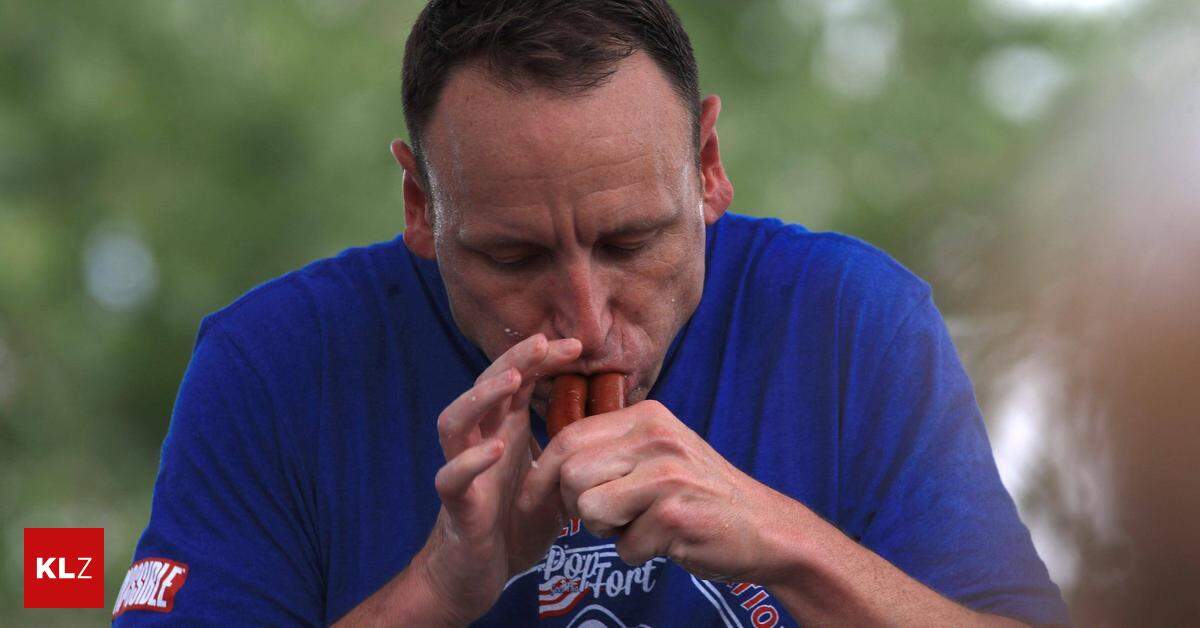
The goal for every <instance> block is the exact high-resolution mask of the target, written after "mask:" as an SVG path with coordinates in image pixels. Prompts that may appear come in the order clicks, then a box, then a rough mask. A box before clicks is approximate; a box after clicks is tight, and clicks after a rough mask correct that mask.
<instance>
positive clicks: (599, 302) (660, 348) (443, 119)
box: [424, 53, 705, 413]
mask: <svg viewBox="0 0 1200 628" xmlns="http://www.w3.org/2000/svg"><path fill="white" fill-rule="evenodd" d="M690 125H691V122H690V120H689V117H688V114H687V110H686V109H685V107H684V106H683V104H682V103H681V102H680V100H679V99H678V97H677V96H676V95H675V93H674V92H673V91H672V89H671V87H670V84H669V83H668V81H667V79H666V78H665V77H664V76H663V75H662V73H661V72H660V70H659V69H658V67H657V66H656V65H655V64H654V62H653V61H652V60H651V59H650V58H649V57H647V56H645V55H643V54H641V53H638V54H635V55H634V56H632V57H630V58H629V59H627V60H625V61H624V62H622V63H621V65H620V66H619V68H618V70H617V71H616V72H615V73H614V74H613V76H612V77H611V79H610V80H609V81H608V82H607V83H606V84H604V85H603V86H601V87H599V88H597V89H594V90H591V91H589V92H586V93H584V94H580V95H571V96H564V95H560V94H556V93H553V92H548V91H546V90H543V89H530V90H526V91H522V92H519V93H514V92H512V91H510V90H507V89H505V88H503V87H501V86H498V85H496V84H495V83H494V82H493V80H492V79H491V78H489V76H488V75H487V74H486V73H484V72H483V71H482V70H480V69H478V68H474V67H469V66H468V67H465V68H462V69H459V70H457V71H455V72H454V74H452V75H451V78H450V80H449V81H448V83H447V85H446V87H445V89H444V91H443V93H442V95H441V100H440V101H439V103H438V106H437V109H436V111H435V112H434V115H433V117H432V119H431V121H430V124H429V125H428V126H427V130H426V133H425V141H424V147H425V154H426V159H427V166H428V182H427V186H426V187H427V190H426V194H427V197H428V203H429V207H430V211H429V212H428V213H427V215H430V214H431V215H430V218H431V219H432V223H433V225H432V229H433V242H434V246H435V249H436V255H437V260H438V265H439V268H440V270H441V274H442V278H443V280H444V282H445V284H446V289H447V292H448V294H449V298H450V305H451V310H452V312H453V315H454V319H455V321H456V323H457V324H458V326H459V328H460V329H461V331H462V332H463V334H464V335H466V336H467V337H468V338H469V339H471V340H472V341H473V342H475V343H476V344H477V345H478V346H479V347H481V348H482V349H483V351H484V352H485V353H486V354H487V355H488V357H489V358H491V359H493V360H494V359H496V358H497V357H498V356H500V355H501V354H502V353H504V351H506V350H507V349H508V348H509V347H511V346H512V345H514V344H516V343H517V342H519V341H520V340H521V339H522V338H525V337H528V336H530V335H533V334H536V333H538V332H541V333H544V334H545V335H546V336H547V337H548V338H550V339H556V338H578V339H579V340H580V341H581V342H582V344H583V354H582V356H581V357H580V359H579V360H578V363H577V364H576V365H574V367H573V368H572V369H570V370H573V371H576V372H579V373H583V374H588V375H590V374H594V373H601V372H609V371H617V372H621V373H625V374H626V375H627V376H628V378H627V380H626V390H627V399H626V402H627V403H636V402H638V401H640V400H642V399H644V398H645V397H646V394H647V393H648V391H649V388H650V386H651V385H652V384H653V383H654V381H655V379H656V378H657V377H658V373H659V370H660V369H661V367H662V362H663V358H664V357H665V354H666V350H667V347H668V346H669V345H670V343H671V340H672V339H673V338H674V336H675V334H676V333H677V332H678V331H679V329H680V328H681V327H682V326H683V324H684V323H685V322H686V321H687V319H688V317H690V316H691V314H692V312H693V311H694V310H695V308H696V306H697V304H698V303H699V301H700V294H701V291H702V288H703V283H704V242H705V234H704V227H705V213H704V203H703V201H704V195H703V180H702V178H701V175H700V172H699V171H698V170H697V167H696V154H695V149H694V147H693V144H692V130H691V126H690ZM548 390H549V386H548V384H547V383H545V382H542V383H541V384H539V386H538V387H537V389H536V390H535V395H534V407H535V409H537V410H539V411H540V412H543V413H544V411H545V405H544V404H545V401H546V398H547V393H548Z"/></svg>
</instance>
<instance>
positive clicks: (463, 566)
mask: <svg viewBox="0 0 1200 628" xmlns="http://www.w3.org/2000/svg"><path fill="white" fill-rule="evenodd" d="M581 351H582V345H580V343H579V341H578V340H575V339H565V340H555V341H548V340H547V339H546V337H545V336H544V335H542V334H537V335H534V336H531V337H529V338H526V339H525V340H523V341H521V342H520V343H517V344H516V345H514V346H513V347H511V348H510V349H509V350H508V351H506V352H505V353H504V354H503V355H501V356H500V357H499V358H497V359H496V361H495V362H494V363H492V365H491V366H489V367H488V368H487V370H485V371H484V372H483V374H481V375H480V376H479V377H478V379H476V380H475V385H474V386H472V387H471V389H470V390H468V391H466V392H464V393H463V394H462V395H460V396H459V397H458V398H457V399H455V400H454V401H453V402H452V403H451V404H450V405H449V406H447V407H446V409H445V410H443V411H442V413H441V415H440V416H438V436H439V438H440V440H441V446H442V452H443V453H444V454H445V457H446V464H445V466H443V467H442V468H441V469H440V470H439V471H438V474H437V477H436V479H435V485H436V488H437V492H438V496H439V497H441V500H442V508H441V510H440V512H439V513H438V518H437V522H436V523H435V524H434V528H433V531H432V532H431V533H430V535H429V539H428V541H426V543H425V547H423V548H422V549H421V551H420V552H419V553H418V554H417V555H416V556H415V557H414V558H413V561H412V563H411V564H410V565H409V566H408V568H406V569H405V570H404V571H403V572H402V573H401V574H400V575H399V576H397V577H396V578H395V579H394V580H393V581H392V582H390V583H389V584H388V586H385V587H384V589H381V590H380V591H379V592H377V593H376V595H373V596H372V597H371V598H370V599H368V600H367V601H366V602H364V603H363V604H362V605H361V606H360V607H358V608H356V609H354V611H352V612H351V613H349V614H348V615H347V616H346V617H345V620H344V621H345V622H346V623H348V624H357V623H359V622H360V621H365V623H371V624H375V623H377V622H378V623H385V624H386V623H390V622H389V619H388V618H386V617H381V616H379V614H381V613H382V614H385V615H393V619H401V618H407V619H410V620H411V619H420V620H421V621H420V622H419V623H423V624H426V623H439V624H449V625H464V624H467V623H469V622H471V621H473V620H475V619H477V618H479V617H480V616H482V615H483V614H484V613H486V612H487V611H488V609H490V608H491V607H492V605H493V604H495V603H496V600H497V599H499V597H500V593H501V592H502V591H503V589H504V583H505V582H507V581H508V579H509V578H510V577H512V576H513V575H515V574H517V573H519V572H521V571H523V570H525V569H528V568H529V567H530V566H532V565H533V564H534V563H536V562H537V561H538V559H540V558H541V557H542V556H544V555H545V553H546V550H548V549H549V547H550V544H551V543H552V542H553V541H554V538H555V537H556V536H557V533H558V530H559V527H560V523H559V517H560V515H561V513H562V500H561V497H560V496H559V494H558V493H557V492H554V493H553V494H552V495H550V496H549V497H548V498H547V500H546V501H545V502H543V503H540V504H532V505H530V506H529V507H528V508H521V507H519V506H518V505H517V504H515V503H514V498H515V496H516V494H517V493H518V489H519V488H520V486H521V483H522V481H523V480H524V478H525V475H526V474H527V473H528V472H529V469H530V466H531V464H532V461H533V460H534V458H536V457H537V455H538V454H539V453H540V449H539V448H538V445H537V441H536V440H535V439H534V438H533V436H532V434H531V433H530V430H529V402H530V398H531V397H532V395H533V386H534V384H535V383H536V382H537V380H538V379H540V378H543V377H547V376H551V375H554V374H556V373H558V372H559V371H561V370H562V368H563V367H564V366H566V365H568V364H570V363H571V362H573V361H574V360H575V359H576V358H578V357H579V354H580V352H581ZM379 596H386V598H389V599H379V600H376V599H375V598H376V597H379ZM421 607H424V608H421ZM372 608H373V610H369V609H372ZM360 611H361V612H360ZM372 615H374V616H372ZM396 615H399V616H400V617H396ZM381 620H382V621H381Z"/></svg>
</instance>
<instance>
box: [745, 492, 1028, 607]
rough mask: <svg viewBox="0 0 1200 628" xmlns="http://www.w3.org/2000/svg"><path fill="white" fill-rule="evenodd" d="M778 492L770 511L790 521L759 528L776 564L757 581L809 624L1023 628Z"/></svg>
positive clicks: (768, 552) (769, 553) (768, 553)
mask: <svg viewBox="0 0 1200 628" xmlns="http://www.w3.org/2000/svg"><path fill="white" fill-rule="evenodd" d="M763 488H764V489H766V487H763ZM766 490H770V489H766ZM776 496H777V499H778V502H779V504H780V510H777V511H774V516H777V517H780V518H781V519H782V520H784V521H788V522H790V524H789V525H782V526H781V525H772V526H764V531H765V532H767V534H768V536H767V537H766V538H764V539H763V541H764V543H765V544H766V545H767V547H769V549H768V551H767V555H770V556H776V557H778V561H777V564H776V565H774V566H773V568H772V569H771V570H770V571H769V572H767V573H764V574H763V575H762V576H761V577H760V579H759V582H761V583H762V585H763V586H764V587H766V588H767V590H769V591H770V592H771V594H772V595H773V596H774V597H775V598H776V599H778V600H779V601H780V602H782V603H783V605H784V606H785V607H786V608H787V610H788V612H789V613H790V614H791V615H792V616H793V617H795V618H797V619H800V620H801V621H803V622H805V623H812V624H814V625H826V624H839V625H840V624H852V625H856V626H883V625H895V626H914V625H922V626H1023V625H1025V624H1022V623H1020V622H1017V621H1015V620H1012V619H1009V618H1007V617H1001V616H998V615H990V614H984V613H978V612H975V611H972V610H970V609H968V608H966V607H963V606H960V605H958V604H956V603H955V602H953V601H951V600H949V599H946V598H945V597H942V596H941V595H939V594H938V593H936V592H935V591H933V590H932V589H930V588H929V587H926V586H925V585H923V584H921V583H920V582H917V581H916V580H914V579H912V578H911V577H909V576H908V575H907V574H905V573H904V572H902V571H900V570H899V569H897V568H896V567H895V566H894V565H892V564H891V563H889V562H887V561H886V560H884V559H883V558H882V557H880V556H879V555H878V554H875V553H874V552H872V551H870V550H868V549H866V548H864V547H863V546H861V545H859V544H858V543H855V542H854V541H853V540H851V539H850V538H849V537H847V536H846V535H845V534H842V532H841V531H840V530H838V529H837V528H835V527H834V526H832V525H830V524H829V523H828V522H826V521H825V520H824V519H821V518H820V517H819V516H817V515H816V514H815V513H813V512H812V511H811V510H809V509H808V508H806V507H804V506H803V505H802V504H800V503H799V502H796V501H794V500H791V499H789V498H787V497H785V496H783V495H779V494H778V493H776Z"/></svg>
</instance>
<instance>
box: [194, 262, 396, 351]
mask: <svg viewBox="0 0 1200 628" xmlns="http://www.w3.org/2000/svg"><path fill="white" fill-rule="evenodd" d="M406 256H407V250H406V249H405V248H404V246H403V244H402V243H401V242H400V239H399V238H396V239H395V240H391V241H386V242H379V243H376V244H372V245H369V246H363V247H355V248H349V249H346V250H344V251H342V252H340V253H338V254H337V255H336V256H333V257H328V258H323V259H319V260H316V261H313V262H310V263H309V264H306V265H305V266H303V267H302V268H299V269H296V270H293V271H291V272H288V273H286V274H284V275H281V276H278V277H275V278H272V279H269V280H267V281H264V282H263V283H261V284H259V285H257V286H255V287H254V288H251V289H250V290H248V291H247V292H245V293H244V294H242V295H241V296H239V297H238V298H237V299H235V300H234V301H232V302H231V303H229V304H228V305H226V306H224V307H222V308H220V309H219V310H217V311H215V312H213V313H211V314H209V315H208V316H206V317H205V318H204V320H203V321H202V322H201V324H200V331H199V334H198V336H199V338H200V339H203V338H204V336H205V335H207V334H209V333H213V332H214V330H218V329H219V330H220V331H219V333H222V334H225V335H228V337H229V338H230V340H232V341H233V342H234V343H235V344H238V345H244V346H247V347H251V348H255V349H256V351H257V352H263V351H268V352H269V350H270V349H272V348H276V349H280V350H283V351H285V352H286V353H288V354H291V355H294V354H295V353H296V352H297V351H302V350H303V349H305V348H306V347H314V346H315V343H317V342H318V341H319V340H320V339H321V338H322V337H324V335H325V334H326V333H327V331H328V330H327V328H328V327H329V326H331V325H335V324H337V325H338V326H339V328H357V327H358V326H357V325H354V324H353V323H355V322H358V321H356V320H354V319H356V318H361V317H363V316H364V315H365V314H368V313H370V312H371V311H372V308H371V307H370V305H371V304H372V303H375V302H378V301H379V300H380V299H381V297H383V296H386V294H387V293H388V291H398V290H400V285H402V284H404V283H406V282H405V281H404V279H403V277H401V276H400V275H402V273H400V272H399V269H401V268H402V267H403V261H404V258H405V257H406Z"/></svg>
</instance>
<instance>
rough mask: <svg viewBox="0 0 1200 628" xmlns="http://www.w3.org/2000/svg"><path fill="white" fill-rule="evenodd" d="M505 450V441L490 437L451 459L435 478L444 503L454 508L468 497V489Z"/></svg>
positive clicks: (435, 486)
mask: <svg viewBox="0 0 1200 628" xmlns="http://www.w3.org/2000/svg"><path fill="white" fill-rule="evenodd" d="M503 452H504V441H502V440H500V439H498V438H489V439H488V440H486V441H483V442H482V443H479V444H478V445H475V446H474V447H471V448H469V449H467V450H466V451H464V452H462V453H461V454H459V455H458V456H455V457H454V459H453V460H450V461H449V462H447V463H446V464H445V465H443V466H442V468H441V469H438V472H437V475H436V476H435V477H434V479H433V485H434V488H436V489H437V493H438V496H439V497H441V498H442V504H444V505H445V506H446V507H447V508H448V509H450V510H454V509H456V508H458V507H460V506H461V505H462V504H463V502H464V501H465V500H466V498H467V489H469V488H470V487H471V482H473V481H474V480H475V478H476V477H478V476H479V474H480V473H483V472H484V471H486V470H488V469H489V468H490V467H491V466H492V465H493V464H495V463H496V461H497V460H499V459H500V455H501V454H502V453H503Z"/></svg>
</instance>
